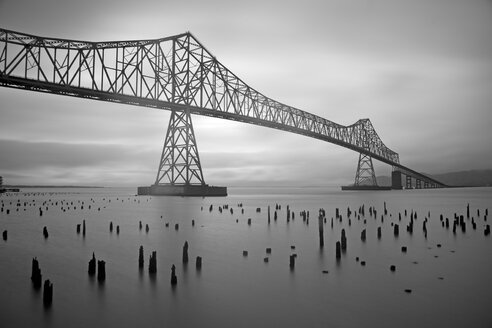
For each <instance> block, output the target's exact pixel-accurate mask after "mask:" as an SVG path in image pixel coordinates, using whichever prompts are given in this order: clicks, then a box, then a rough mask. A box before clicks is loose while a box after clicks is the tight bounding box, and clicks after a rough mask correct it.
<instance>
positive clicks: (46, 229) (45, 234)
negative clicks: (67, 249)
mask: <svg viewBox="0 0 492 328" xmlns="http://www.w3.org/2000/svg"><path fill="white" fill-rule="evenodd" d="M43 236H44V238H45V239H46V238H48V228H46V226H44V227H43Z"/></svg>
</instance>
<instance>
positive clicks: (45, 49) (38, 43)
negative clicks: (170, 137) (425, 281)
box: [0, 29, 444, 186]
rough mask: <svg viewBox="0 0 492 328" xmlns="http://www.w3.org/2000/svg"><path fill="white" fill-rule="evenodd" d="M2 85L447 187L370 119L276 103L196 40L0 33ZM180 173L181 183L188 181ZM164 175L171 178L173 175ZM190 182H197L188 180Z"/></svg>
mask: <svg viewBox="0 0 492 328" xmlns="http://www.w3.org/2000/svg"><path fill="white" fill-rule="evenodd" d="M0 86H4V87H12V88H19V89H26V90H33V91H39V92H47V93H54V94H60V95H66V96H73V97H81V98H88V99H95V100H102V101H109V102H117V103H124V104H131V105H137V106H145V107H152V108H159V109H165V110H170V111H173V113H175V112H186V113H187V115H189V114H190V113H191V114H198V115H205V116H212V117H217V118H223V119H228V120H234V121H240V122H245V123H250V124H255V125H262V126H266V127H270V128H275V129H280V130H284V131H289V132H293V133H297V134H302V135H306V136H309V137H313V138H317V139H321V140H324V141H328V142H331V143H334V144H337V145H340V146H343V147H346V148H349V149H352V150H354V151H357V152H359V153H361V154H364V155H367V156H370V157H371V158H375V159H377V160H380V161H382V162H384V163H387V164H389V165H392V166H393V167H394V168H398V169H401V170H402V171H403V173H404V174H406V175H407V176H413V177H414V178H416V179H420V180H422V181H428V182H429V183H430V184H431V185H433V186H444V185H443V184H442V183H440V182H439V181H436V180H434V179H432V178H429V177H427V176H424V175H422V174H420V173H418V172H416V171H413V170H411V169H409V168H407V167H405V166H403V165H401V164H400V162H399V156H398V154H397V153H396V152H394V151H392V150H391V149H389V148H388V147H387V146H386V145H385V144H384V143H383V141H382V140H381V138H380V137H379V136H378V134H377V133H376V131H375V129H374V128H373V126H372V124H371V122H370V120H369V119H361V120H359V121H357V122H355V123H354V124H352V125H349V126H343V125H340V124H337V123H334V122H332V121H329V120H327V119H325V118H322V117H320V116H317V115H313V114H311V113H308V112H306V111H302V110H299V109H296V108H294V107H291V106H288V105H285V104H282V103H280V102H277V101H275V100H272V99H270V98H268V97H266V96H264V95H263V94H261V93H260V92H258V91H256V90H255V89H253V88H252V87H250V86H249V85H247V84H246V83H244V82H243V81H242V80H241V79H240V78H238V77H237V76H236V75H235V74H234V73H232V72H231V71H229V70H228V69H227V68H226V67H225V66H224V65H222V64H221V63H220V62H219V61H218V60H217V59H216V58H215V57H214V56H213V55H212V54H211V53H210V52H209V51H208V50H207V49H206V48H205V47H204V46H203V45H202V44H201V43H200V42H199V41H198V40H197V39H196V38H195V37H194V36H193V35H192V34H191V33H184V34H179V35H175V36H170V37H166V38H161V39H154V40H135V41H111V42H89V41H77V40H66V39H56V38H45V37H39V36H34V35H29V34H24V33H19V32H15V31H10V30H5V29H0ZM190 122H191V121H190ZM190 124H191V123H190ZM191 130H192V129H191ZM163 156H164V152H163ZM163 160H164V158H163ZM161 164H162V163H161ZM171 166H172V165H171ZM161 169H162V167H161ZM174 169H176V168H175V167H174V168H172V170H174ZM200 171H201V168H200ZM180 172H181V173H180ZM180 172H177V174H178V176H179V175H180V174H181V175H182V176H184V174H183V171H180ZM162 175H164V176H167V171H166V172H164V174H161V176H162ZM186 175H188V173H187V174H186ZM158 176H159V173H158ZM172 179H173V178H172V177H171V178H170V180H171V181H170V182H171V183H174V182H173V181H172ZM198 180H199V181H198V183H201V184H203V183H204V182H203V179H198ZM157 182H159V181H157ZM184 183H185V184H189V183H193V182H192V181H190V180H186V179H185V180H184Z"/></svg>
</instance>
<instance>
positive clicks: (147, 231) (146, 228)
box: [145, 224, 150, 233]
mask: <svg viewBox="0 0 492 328" xmlns="http://www.w3.org/2000/svg"><path fill="white" fill-rule="evenodd" d="M149 230H150V228H149V225H148V224H145V232H146V233H149Z"/></svg>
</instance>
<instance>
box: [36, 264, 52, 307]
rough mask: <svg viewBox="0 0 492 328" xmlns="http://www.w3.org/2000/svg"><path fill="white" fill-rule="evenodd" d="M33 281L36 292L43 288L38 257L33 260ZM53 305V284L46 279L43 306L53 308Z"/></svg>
mask: <svg viewBox="0 0 492 328" xmlns="http://www.w3.org/2000/svg"><path fill="white" fill-rule="evenodd" d="M31 281H32V286H33V288H34V289H35V290H39V289H40V288H41V284H42V281H43V275H42V274H41V268H40V267H39V261H38V259H37V258H36V257H34V258H33V259H32V266H31ZM52 303H53V283H52V282H50V280H49V279H46V280H45V281H44V285H43V305H44V306H45V307H46V308H49V307H51V304H52Z"/></svg>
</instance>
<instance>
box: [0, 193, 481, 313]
mask: <svg viewBox="0 0 492 328" xmlns="http://www.w3.org/2000/svg"><path fill="white" fill-rule="evenodd" d="M117 200H118V199H117ZM123 201H124V200H123V199H121V202H123ZM79 203H80V202H79ZM107 203H108V204H109V203H111V199H108V200H107ZM92 204H95V202H93V203H92ZM10 205H11V206H15V207H14V208H15V209H16V210H17V211H18V210H19V209H21V210H22V209H23V210H24V211H25V210H26V208H28V207H29V206H31V207H33V208H34V209H35V210H36V211H39V213H40V216H42V215H43V213H46V212H48V213H49V211H51V210H52V209H51V207H53V206H62V207H61V208H62V209H63V211H68V210H84V206H85V208H86V209H91V205H88V206H87V204H84V202H82V204H80V205H79V204H78V203H75V205H74V202H73V201H72V202H63V201H51V200H50V201H47V202H43V204H42V206H38V204H36V203H32V202H24V203H22V202H20V201H18V202H17V203H15V202H14V204H13V205H12V204H10ZM238 207H239V208H240V210H241V214H244V208H243V205H242V204H240V205H239V204H238ZM72 208H73V209H72ZM103 208H104V207H103ZM213 208H214V207H213V205H210V209H209V210H210V211H212V210H213ZM217 208H218V209H219V212H220V213H222V211H223V210H228V211H229V212H230V213H231V214H233V211H232V207H229V205H227V204H226V205H221V206H218V207H217ZM1 209H2V212H4V213H6V214H7V213H8V212H7V211H10V210H12V209H11V208H5V204H4V203H3V202H2V205H1ZM98 210H100V208H99V209H98ZM281 210H282V206H281V205H279V204H275V212H274V220H275V221H276V220H277V216H278V214H277V212H278V213H280V215H282V216H283V213H281V212H280V211H281ZM335 210H336V211H335V219H336V222H340V223H342V222H343V217H342V215H341V214H340V213H341V211H340V210H339V208H336V209H335ZM255 211H256V213H260V214H261V213H262V209H261V208H259V207H258V208H256V210H255ZM471 212H472V211H471V210H470V206H469V205H468V206H467V209H466V216H465V215H463V214H459V213H454V219H453V220H449V219H448V218H444V216H443V215H442V214H441V215H440V222H441V225H442V227H443V228H445V229H452V231H453V233H454V234H456V233H458V232H459V231H461V233H467V227H468V228H469V227H471V229H473V230H476V229H477V228H478V226H479V224H480V223H481V222H480V220H481V218H483V222H484V223H485V224H484V230H483V232H484V235H485V236H489V235H490V225H489V224H486V223H487V216H488V209H485V211H484V212H483V213H481V212H480V210H479V209H477V210H476V216H474V215H472V213H471ZM263 213H264V212H263ZM270 213H271V212H270V206H268V211H267V218H268V221H267V222H268V223H270ZM294 213H295V212H294V211H293V210H292V209H291V206H290V205H286V206H285V214H286V216H285V217H286V222H287V223H289V222H290V221H293V220H294V219H295V214H294ZM298 213H299V216H300V217H301V218H302V222H303V223H304V224H309V211H307V210H303V211H300V212H298ZM481 214H484V215H483V216H481ZM388 215H389V217H388ZM346 217H347V219H346V222H347V224H348V226H350V225H351V220H359V221H360V220H361V219H362V220H363V223H364V224H366V220H367V219H368V218H373V219H374V220H379V218H378V211H377V210H376V209H375V207H373V206H371V207H369V217H368V218H366V217H365V205H362V206H360V207H359V208H358V210H352V209H351V208H350V207H347V211H346ZM391 217H392V216H391V214H389V211H388V209H387V206H386V202H385V203H384V208H383V214H381V216H380V220H381V224H383V223H384V222H385V221H384V220H385V219H389V220H390V221H391ZM403 217H404V218H405V219H406V218H408V213H407V210H405V211H404V213H403V216H402V213H398V222H391V226H392V235H393V237H394V238H399V234H400V233H402V232H401V231H403V233H404V231H405V230H406V232H407V233H408V234H409V235H412V234H413V233H414V225H415V222H418V221H417V212H416V211H415V212H414V210H411V212H410V216H409V220H408V224H406V223H405V222H401V221H402V218H403ZM161 218H162V216H161ZM479 219H480V220H479ZM429 220H430V213H428V215H427V216H424V218H423V219H421V220H420V221H421V222H422V224H421V226H422V235H423V236H424V237H425V238H427V236H428V222H429ZM247 222H248V225H251V222H252V221H251V218H248V220H247ZM263 222H264V221H263ZM255 223H256V221H255ZM326 224H327V217H326V211H325V210H324V209H319V215H318V240H319V246H320V247H321V248H323V247H325V236H324V230H325V228H324V226H325V225H326ZM330 224H331V227H332V228H333V224H334V220H333V217H332V218H331V221H330ZM138 225H139V230H143V223H142V221H139V224H138ZM191 225H192V226H194V225H195V220H191ZM405 225H406V229H404V228H403V227H405ZM89 227H90V226H89ZM113 227H114V225H113V221H110V222H109V230H110V233H112V232H113ZM166 227H169V222H168V223H166ZM400 227H402V229H401V231H400ZM417 227H420V224H418V225H417ZM175 229H176V230H178V229H179V224H178V223H175ZM416 229H417V230H420V229H418V228H416ZM469 229H470V228H469ZM81 230H82V234H83V235H85V233H86V222H85V220H83V221H82V223H81V224H80V223H79V224H77V234H80V233H81ZM149 230H150V228H149V225H148V224H145V231H146V233H148V232H149ZM52 231H53V230H52ZM116 231H117V233H119V225H116ZM348 231H349V232H350V229H349V230H348ZM358 232H359V231H357V233H358ZM417 233H418V231H417ZM2 235H3V240H4V241H7V237H8V235H7V230H4V231H3V234H2ZM374 235H376V236H377V239H381V238H383V232H382V226H378V227H377V232H376V234H374V232H373V231H371V230H370V229H368V228H366V227H364V228H363V229H362V230H360V239H361V242H363V243H364V242H366V240H367V239H370V238H374ZM43 236H44V238H48V237H49V233H48V228H47V226H44V227H43ZM14 237H15V235H14ZM56 237H57V236H56V234H53V235H52V236H51V237H50V239H52V238H55V239H56ZM431 237H432V235H431ZM438 247H441V244H438ZM291 250H292V254H290V255H289V261H288V263H289V267H290V269H291V270H294V268H295V265H296V258H297V253H295V246H294V245H292V246H291ZM188 252H189V244H188V242H187V241H185V243H184V245H183V252H182V261H183V265H186V264H187V263H188V262H189V254H188ZM271 252H272V249H271V248H270V247H269V248H267V249H266V254H267V256H266V257H264V258H263V260H264V262H265V263H268V262H269V257H268V256H269V255H270V254H271ZM346 252H347V234H346V230H345V228H342V229H341V231H340V239H339V240H337V241H336V243H335V258H336V259H337V262H339V261H340V260H341V259H342V255H343V254H344V253H346ZM401 252H402V253H403V254H405V253H407V252H408V248H407V246H401ZM410 252H411V249H410ZM243 256H248V251H247V250H244V251H243ZM356 261H357V262H360V264H361V265H362V266H364V265H366V261H364V260H359V258H358V257H356ZM105 264H106V262H105V261H101V260H99V261H97V260H96V258H95V254H94V253H93V254H92V258H91V259H90V261H89V267H88V274H89V276H95V275H96V273H97V279H98V281H99V282H104V281H105V279H106V267H105ZM138 266H139V268H140V269H141V268H143V267H144V250H143V246H140V248H139V256H138ZM201 268H202V258H201V257H200V256H197V257H196V269H197V270H200V269H201ZM148 270H149V274H156V273H157V252H156V251H153V252H152V253H151V256H150V258H149V266H148ZM390 271H391V272H395V271H396V266H395V265H394V264H391V265H390ZM31 280H32V284H33V287H34V288H35V289H40V288H41V287H42V286H43V287H44V290H43V303H44V304H45V305H47V306H49V305H51V303H52V300H53V284H52V283H51V282H50V281H49V280H46V281H45V282H44V285H43V284H42V275H41V269H40V267H39V262H38V260H37V258H34V259H33V264H32V274H31ZM171 283H172V284H173V285H175V284H176V283H177V276H176V267H175V266H174V265H173V266H172V268H171ZM45 294H46V296H45Z"/></svg>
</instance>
